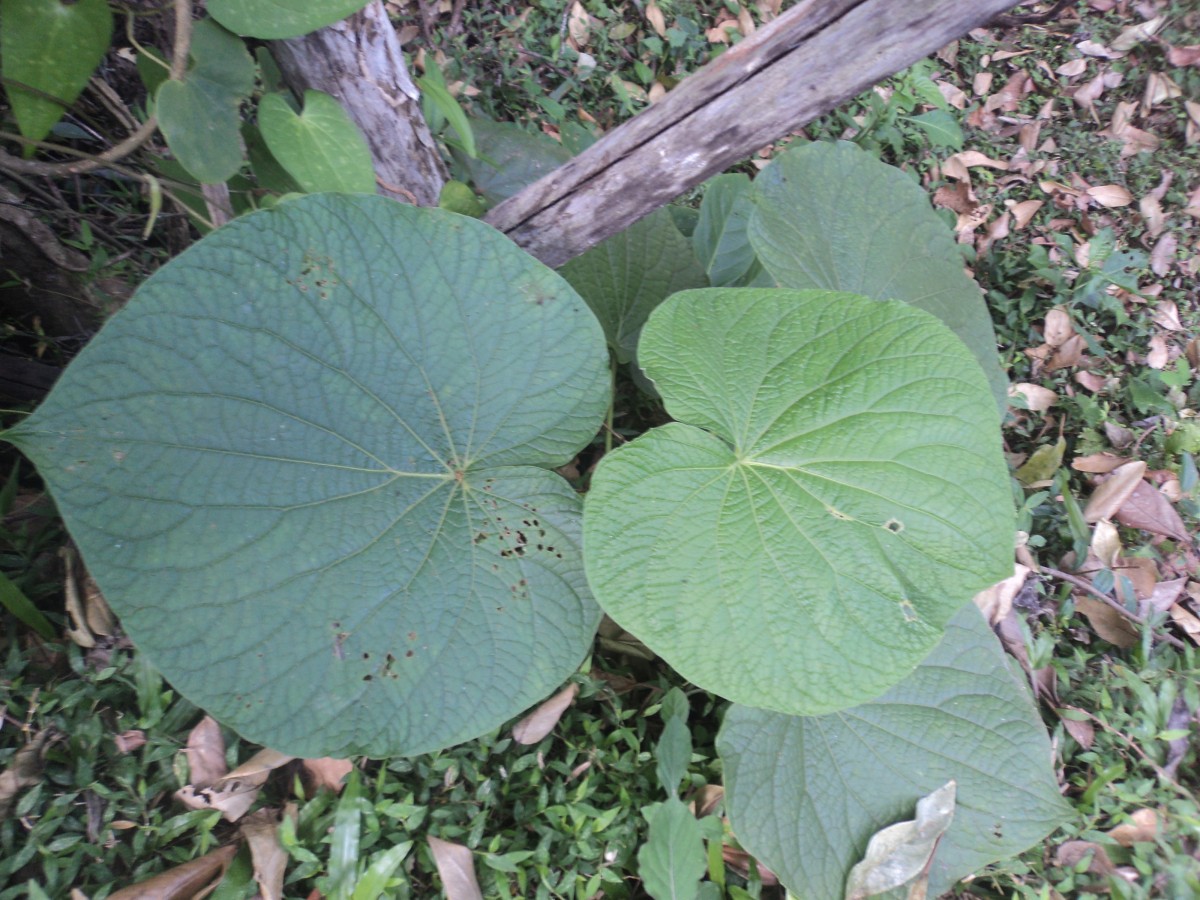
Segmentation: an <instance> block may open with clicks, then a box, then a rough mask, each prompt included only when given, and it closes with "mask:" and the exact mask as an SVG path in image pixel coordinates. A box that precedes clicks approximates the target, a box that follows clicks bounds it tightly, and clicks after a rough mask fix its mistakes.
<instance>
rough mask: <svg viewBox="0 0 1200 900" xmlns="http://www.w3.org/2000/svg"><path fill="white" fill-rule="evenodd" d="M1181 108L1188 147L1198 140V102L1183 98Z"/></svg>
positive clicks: (1199, 108) (1199, 132) (1199, 114)
mask: <svg viewBox="0 0 1200 900" xmlns="http://www.w3.org/2000/svg"><path fill="white" fill-rule="evenodd" d="M1183 108H1184V110H1185V111H1186V112H1187V117H1188V120H1187V127H1186V129H1185V130H1184V137H1183V140H1184V143H1186V144H1187V145H1188V146H1189V147H1190V146H1192V144H1194V143H1196V142H1197V141H1200V103H1193V102H1192V101H1191V100H1184V101H1183ZM1197 190H1200V188H1198V189H1197ZM1195 196H1196V195H1195V193H1193V194H1192V199H1193V201H1194V200H1195ZM1189 209H1190V205H1189ZM1187 211H1188V210H1184V212H1187Z"/></svg>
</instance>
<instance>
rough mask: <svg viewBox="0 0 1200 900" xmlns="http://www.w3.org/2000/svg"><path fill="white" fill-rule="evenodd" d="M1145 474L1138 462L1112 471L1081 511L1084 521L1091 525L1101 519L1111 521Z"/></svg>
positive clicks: (1144, 466) (1144, 468) (1143, 468)
mask: <svg viewBox="0 0 1200 900" xmlns="http://www.w3.org/2000/svg"><path fill="white" fill-rule="evenodd" d="M1145 474H1146V464H1145V463H1144V462H1141V461H1140V460H1138V461H1137V462H1131V463H1127V464H1125V465H1123V466H1121V467H1120V468H1119V469H1116V470H1115V471H1113V473H1112V475H1111V476H1110V477H1109V478H1108V480H1107V481H1105V482H1103V483H1102V484H1101V485H1100V486H1099V487H1097V488H1096V490H1094V491H1093V492H1092V496H1091V499H1089V500H1088V503H1087V506H1086V507H1084V510H1083V518H1084V520H1085V521H1086V522H1088V523H1089V524H1092V523H1095V522H1099V521H1100V520H1101V519H1111V518H1112V517H1113V516H1114V515H1116V513H1117V510H1118V509H1120V508H1121V504H1123V503H1124V502H1125V500H1126V499H1127V498H1128V497H1129V496H1130V495H1131V494H1132V493H1133V492H1134V489H1135V488H1137V486H1138V485H1139V484H1140V483H1141V481H1142V476H1143V475H1145ZM1152 490H1153V489H1152Z"/></svg>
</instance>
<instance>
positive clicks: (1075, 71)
mask: <svg viewBox="0 0 1200 900" xmlns="http://www.w3.org/2000/svg"><path fill="white" fill-rule="evenodd" d="M1087 67H1088V61H1087V57H1085V56H1081V57H1079V58H1078V59H1072V60H1070V61H1069V62H1065V63H1063V64H1062V65H1061V66H1059V67H1058V68H1057V69H1055V70H1054V71H1055V72H1057V73H1058V74H1059V75H1066V76H1067V77H1068V78H1075V77H1076V76H1077V75H1082V74H1083V73H1084V72H1086V71H1087Z"/></svg>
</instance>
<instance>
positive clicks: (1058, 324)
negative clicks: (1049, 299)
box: [1042, 306, 1075, 348]
mask: <svg viewBox="0 0 1200 900" xmlns="http://www.w3.org/2000/svg"><path fill="white" fill-rule="evenodd" d="M1074 335H1075V325H1074V323H1073V322H1072V321H1071V314H1070V313H1069V312H1067V311H1066V310H1065V309H1063V308H1062V307H1061V306H1056V307H1054V308H1053V309H1052V310H1050V311H1049V312H1048V313H1046V321H1045V324H1044V325H1043V326H1042V339H1043V340H1045V342H1046V343H1047V344H1049V345H1050V346H1051V347H1055V348H1057V347H1061V346H1062V345H1063V344H1065V343H1066V342H1067V340H1068V339H1070V338H1071V337H1074Z"/></svg>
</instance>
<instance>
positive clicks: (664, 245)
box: [559, 209, 708, 363]
mask: <svg viewBox="0 0 1200 900" xmlns="http://www.w3.org/2000/svg"><path fill="white" fill-rule="evenodd" d="M559 273H560V274H561V275H562V276H563V277H564V278H566V279H567V281H569V282H570V283H571V286H572V287H573V288H575V290H577V291H579V293H580V294H581V295H582V296H583V299H584V300H586V301H587V303H588V306H590V307H591V308H592V312H594V313H595V314H596V318H598V319H599V320H600V324H601V325H602V326H603V327H604V334H605V335H606V336H607V337H608V343H609V346H610V347H612V348H613V352H614V353H616V355H617V361H618V362H623V363H624V362H629V361H630V360H632V359H633V356H634V350H635V349H636V348H637V342H638V335H639V334H640V333H641V330H642V326H643V325H644V324H645V323H646V317H647V316H649V315H650V312H651V310H653V309H654V308H655V307H656V306H658V304H660V303H662V302H663V300H665V299H666V298H667V297H669V296H671V294H674V293H676V292H677V291H682V290H686V289H688V288H697V287H704V286H706V285H707V284H708V279H707V278H705V276H704V270H703V269H702V268H701V267H700V263H699V262H697V260H696V257H695V254H693V253H692V248H691V247H690V246H689V245H688V241H687V239H686V238H685V237H684V236H683V235H682V234H680V233H679V230H678V229H677V228H676V227H675V224H674V222H673V221H672V219H671V213H670V212H669V211H668V210H666V209H659V210H656V211H654V212H652V213H651V214H650V215H648V216H646V217H645V218H644V219H642V220H641V221H638V222H634V223H633V224H632V225H630V226H629V227H628V228H626V229H625V230H624V231H622V232H620V233H619V234H615V235H613V236H612V237H610V238H609V239H608V240H606V241H603V242H601V243H599V244H597V245H596V246H595V247H593V248H592V249H590V250H588V251H587V252H586V253H584V254H583V255H582V256H577V257H576V258H575V259H573V260H571V261H570V262H568V263H567V264H566V265H564V266H563V267H562V268H561V269H559Z"/></svg>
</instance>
